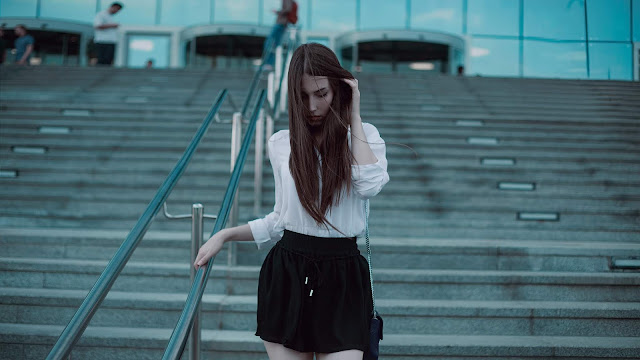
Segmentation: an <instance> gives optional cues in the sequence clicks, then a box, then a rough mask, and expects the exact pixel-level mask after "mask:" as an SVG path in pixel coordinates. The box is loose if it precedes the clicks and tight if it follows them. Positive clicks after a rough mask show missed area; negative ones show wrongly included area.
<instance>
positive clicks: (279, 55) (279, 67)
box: [271, 42, 283, 104]
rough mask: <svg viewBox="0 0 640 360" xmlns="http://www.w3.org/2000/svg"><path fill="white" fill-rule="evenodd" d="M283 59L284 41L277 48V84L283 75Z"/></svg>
mask: <svg viewBox="0 0 640 360" xmlns="http://www.w3.org/2000/svg"><path fill="white" fill-rule="evenodd" d="M282 61H283V60H282V42H281V43H280V45H278V47H277V48H276V63H275V73H276V79H275V83H276V84H279V83H280V77H281V76H282ZM271 104H273V103H271Z"/></svg>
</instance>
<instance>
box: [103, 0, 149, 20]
mask: <svg viewBox="0 0 640 360" xmlns="http://www.w3.org/2000/svg"><path fill="white" fill-rule="evenodd" d="M112 2H113V1H105V0H102V1H100V4H101V5H102V9H106V8H107V7H108V6H109V5H110V4H111V3H112ZM122 3H123V4H124V8H122V10H120V11H118V13H117V14H115V15H113V20H114V21H115V22H117V23H121V24H130V25H155V23H156V0H136V1H122Z"/></svg>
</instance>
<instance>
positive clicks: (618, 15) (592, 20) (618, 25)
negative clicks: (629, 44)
mask: <svg viewBox="0 0 640 360" xmlns="http://www.w3.org/2000/svg"><path fill="white" fill-rule="evenodd" d="M639 11H640V9H639ZM630 14H631V3H630V2H629V0H589V1H588V2H587V20H588V21H587V23H588V24H589V40H597V41H630V38H629V35H630V34H629V26H630V25H631V24H630V21H631V16H630Z"/></svg>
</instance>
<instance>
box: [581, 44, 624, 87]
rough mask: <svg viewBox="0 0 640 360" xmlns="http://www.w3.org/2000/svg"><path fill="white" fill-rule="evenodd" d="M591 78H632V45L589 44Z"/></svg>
mask: <svg viewBox="0 0 640 360" xmlns="http://www.w3.org/2000/svg"><path fill="white" fill-rule="evenodd" d="M589 74H590V78H591V79H607V80H609V79H610V80H633V47H632V46H631V44H607V43H590V44H589Z"/></svg>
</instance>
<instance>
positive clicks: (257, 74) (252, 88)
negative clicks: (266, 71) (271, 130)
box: [241, 27, 291, 119]
mask: <svg viewBox="0 0 640 360" xmlns="http://www.w3.org/2000/svg"><path fill="white" fill-rule="evenodd" d="M289 31H291V30H290V27H288V28H287V29H285V33H284V34H283V36H285V35H286V34H287V33H288V32H289ZM267 41H268V40H267ZM278 46H279V44H270V46H269V48H270V49H269V50H268V51H265V53H264V54H262V58H261V61H260V66H259V67H258V70H256V72H255V74H253V79H252V80H251V85H250V87H249V94H248V95H247V98H246V99H245V101H244V104H243V106H242V111H241V114H242V118H243V119H244V118H245V116H246V113H247V110H248V109H249V104H250V103H251V98H252V97H253V93H254V92H255V89H256V87H257V85H258V81H259V80H260V75H261V74H262V70H263V68H264V62H265V60H266V59H267V57H268V55H269V54H270V53H271V52H273V51H275V49H276V48H277V47H278ZM282 78H283V76H281V77H280V79H282ZM280 83H281V84H282V81H281V82H280ZM278 90H280V87H279V88H278ZM267 108H268V109H267V110H268V111H270V112H271V111H272V110H273V113H275V109H276V107H275V106H274V107H273V109H271V107H267ZM273 113H272V114H273Z"/></svg>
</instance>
